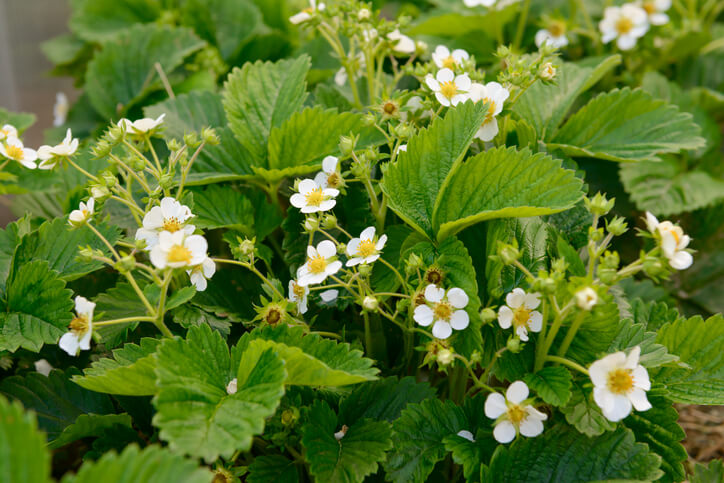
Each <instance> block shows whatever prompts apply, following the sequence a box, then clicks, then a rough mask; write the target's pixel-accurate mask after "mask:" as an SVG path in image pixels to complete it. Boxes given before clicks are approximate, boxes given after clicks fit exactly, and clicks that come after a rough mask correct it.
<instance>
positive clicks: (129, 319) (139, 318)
mask: <svg viewBox="0 0 724 483" xmlns="http://www.w3.org/2000/svg"><path fill="white" fill-rule="evenodd" d="M154 320H156V318H155V317H147V316H135V317H124V318H122V319H112V320H103V321H100V322H93V325H94V326H97V325H98V326H103V325H114V324H123V323H126V322H135V321H139V322H153V321H154Z"/></svg>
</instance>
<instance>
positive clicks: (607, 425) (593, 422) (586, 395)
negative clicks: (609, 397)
mask: <svg viewBox="0 0 724 483" xmlns="http://www.w3.org/2000/svg"><path fill="white" fill-rule="evenodd" d="M561 412H562V413H563V414H564V415H565V416H566V421H568V423H569V424H571V425H573V426H575V428H576V429H577V430H578V431H580V432H581V433H583V434H585V435H586V436H589V437H593V436H599V435H601V434H603V433H604V432H606V431H613V430H614V429H616V425H615V424H614V423H612V422H611V421H609V420H608V419H606V418H605V417H604V416H603V413H602V412H601V410H600V409H599V408H598V406H597V405H596V403H595V402H594V400H593V393H592V391H591V389H590V388H588V387H584V386H583V385H582V384H581V383H580V382H576V381H574V383H573V386H572V387H571V398H570V399H569V400H568V404H567V405H566V406H564V407H562V408H561Z"/></svg>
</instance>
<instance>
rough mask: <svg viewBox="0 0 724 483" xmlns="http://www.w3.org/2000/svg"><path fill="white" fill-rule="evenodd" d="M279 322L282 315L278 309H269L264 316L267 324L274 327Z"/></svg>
mask: <svg viewBox="0 0 724 483" xmlns="http://www.w3.org/2000/svg"><path fill="white" fill-rule="evenodd" d="M280 320H282V314H281V312H280V311H279V309H276V308H270V309H269V312H267V314H266V322H267V324H269V325H276V324H277V323H279V321H280Z"/></svg>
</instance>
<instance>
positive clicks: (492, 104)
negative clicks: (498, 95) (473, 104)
mask: <svg viewBox="0 0 724 483" xmlns="http://www.w3.org/2000/svg"><path fill="white" fill-rule="evenodd" d="M483 102H485V103H487V104H489V106H490V107H488V113H487V114H485V120H484V121H483V124H485V123H488V122H490V121H492V120H493V116H495V101H494V100H492V99H491V98H489V97H486V98H485V99H483Z"/></svg>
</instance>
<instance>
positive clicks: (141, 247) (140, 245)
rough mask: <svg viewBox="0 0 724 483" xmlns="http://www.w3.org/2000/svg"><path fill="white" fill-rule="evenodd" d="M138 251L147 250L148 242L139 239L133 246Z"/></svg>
mask: <svg viewBox="0 0 724 483" xmlns="http://www.w3.org/2000/svg"><path fill="white" fill-rule="evenodd" d="M133 245H134V246H135V247H136V249H137V250H145V249H146V240H144V239H142V238H141V239H138V240H136V241H135V242H134V244H133Z"/></svg>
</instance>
